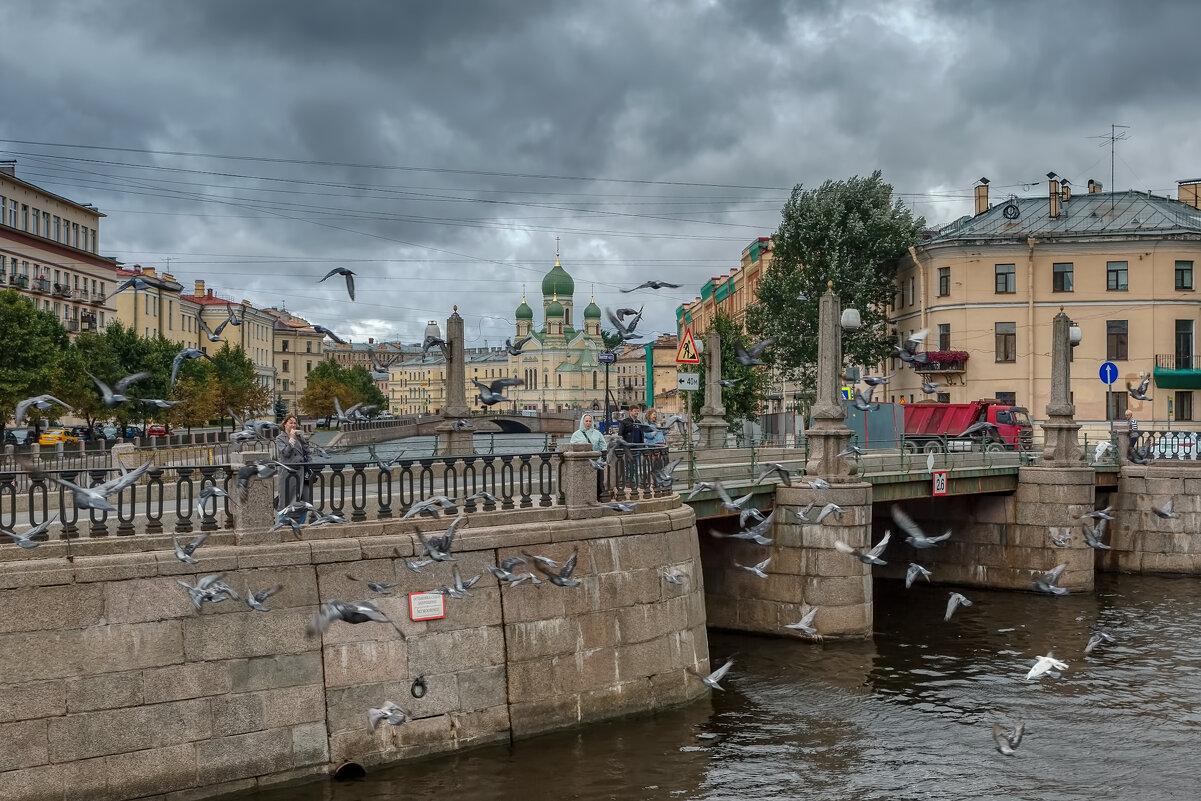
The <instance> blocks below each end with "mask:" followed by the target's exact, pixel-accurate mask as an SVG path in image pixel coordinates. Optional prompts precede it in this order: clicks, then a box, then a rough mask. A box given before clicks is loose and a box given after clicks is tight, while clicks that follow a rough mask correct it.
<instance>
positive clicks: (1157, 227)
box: [924, 191, 1201, 245]
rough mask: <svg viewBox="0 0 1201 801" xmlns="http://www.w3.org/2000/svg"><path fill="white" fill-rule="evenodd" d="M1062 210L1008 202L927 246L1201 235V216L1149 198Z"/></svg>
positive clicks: (1073, 204)
mask: <svg viewBox="0 0 1201 801" xmlns="http://www.w3.org/2000/svg"><path fill="white" fill-rule="evenodd" d="M1011 207H1016V209H1017V216H1016V217H1013V214H1014V213H1013V211H1009V212H1008V214H1009V215H1010V216H1009V217H1007V216H1006V209H1007V208H1011ZM1059 208H1060V212H1059V216H1058V217H1051V216H1050V198H1049V197H1045V196H1044V197H1021V198H1013V199H1010V200H1003V201H1001V202H999V203H997V204H996V205H994V206H993V207H992V208H990V209H989V210H988V211H986V212H984V213H983V214H978V215H976V216H975V217H961V218H960V219H958V220H956V221H955V222H953V223H950V224H948V225H945V226H943V227H942V228H940V229H939V230H938V231H937V232H936V233H935V234H934V236H932V237H931V238H930V239H928V240H926V242H925V243H924V244H927V245H934V244H944V243H952V242H961V241H970V240H1025V239H1026V238H1028V237H1040V238H1045V237H1064V238H1090V237H1146V236H1165V235H1166V236H1172V235H1201V210H1199V209H1195V208H1193V207H1192V206H1190V205H1189V204H1187V203H1181V202H1180V201H1178V200H1172V199H1170V198H1166V197H1162V196H1160V195H1152V194H1150V193H1148V192H1135V191H1126V192H1093V193H1089V194H1083V195H1072V197H1071V198H1069V199H1068V200H1066V201H1063V202H1062V203H1060V207H1059ZM1010 217H1013V218H1012V219H1010Z"/></svg>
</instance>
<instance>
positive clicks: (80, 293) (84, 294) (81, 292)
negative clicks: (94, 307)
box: [75, 289, 88, 303]
mask: <svg viewBox="0 0 1201 801" xmlns="http://www.w3.org/2000/svg"><path fill="white" fill-rule="evenodd" d="M75 297H77V298H78V299H79V300H81V301H83V302H84V303H87V301H88V291H87V290H86V289H77V290H75Z"/></svg>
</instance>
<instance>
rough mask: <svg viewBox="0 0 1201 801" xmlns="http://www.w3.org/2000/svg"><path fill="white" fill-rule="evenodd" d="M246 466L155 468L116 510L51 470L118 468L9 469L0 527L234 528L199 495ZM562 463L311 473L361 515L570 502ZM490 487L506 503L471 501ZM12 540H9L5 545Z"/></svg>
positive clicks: (497, 461) (98, 474)
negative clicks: (79, 501) (425, 507)
mask: <svg viewBox="0 0 1201 801" xmlns="http://www.w3.org/2000/svg"><path fill="white" fill-rule="evenodd" d="M649 464H650V463H649V462H648V465H647V468H646V469H649ZM236 469H237V468H236V467H234V466H230V465H224V464H216V465H201V466H188V465H175V466H168V467H163V466H154V467H151V468H150V469H149V470H148V471H147V473H146V475H145V476H143V477H142V478H141V479H139V480H138V482H137V483H135V484H133V485H132V486H130V487H127V488H126V489H125V490H123V491H122V492H120V493H119V494H117V495H115V496H113V497H112V498H111V499H110V502H111V503H112V505H113V506H114V507H115V508H116V511H115V512H104V511H96V510H88V509H83V510H80V509H78V508H76V506H75V504H74V499H73V496H72V493H71V490H69V489H67V488H66V487H63V486H62V485H60V484H58V483H57V482H55V481H53V480H51V478H50V476H56V477H58V478H61V479H63V480H66V481H70V482H71V483H73V484H78V485H80V486H96V485H98V484H101V483H103V482H105V481H107V480H109V479H112V478H114V477H116V476H117V475H119V471H117V470H114V469H111V468H108V467H103V468H97V469H85V470H81V469H60V470H47V471H46V472H44V473H39V474H33V475H31V474H28V473H16V472H7V471H6V472H0V527H3V528H6V529H10V530H11V529H14V527H15V526H17V524H18V522H20V523H24V524H27V525H28V526H34V525H36V524H38V523H40V522H42V521H44V520H46V519H47V518H48V517H49V516H51V515H57V519H58V522H57V523H56V524H53V525H52V526H51V530H52V531H53V532H54V533H55V535H56V536H57V537H59V538H61V539H75V538H77V537H80V536H83V535H86V536H88V537H105V536H110V535H116V536H132V535H135V534H137V533H139V532H140V533H144V534H161V533H165V532H167V531H168V529H169V530H170V532H171V533H176V534H187V533H190V532H192V531H195V530H197V529H198V530H200V531H217V530H220V529H231V528H233V526H234V506H233V504H232V503H231V501H230V499H229V498H220V499H218V502H217V503H216V504H214V503H213V501H211V500H210V501H209V502H208V503H206V504H205V506H204V508H203V509H202V510H200V511H199V512H198V511H197V509H196V499H197V498H198V497H199V494H200V491H201V490H202V489H203V488H204V487H206V486H211V485H215V486H217V487H219V488H221V489H223V490H224V491H225V492H226V493H229V494H233V493H236V492H237V479H236ZM562 469H563V460H562V457H561V455H559V454H556V453H546V452H543V453H526V454H501V455H483V456H458V457H455V456H445V457H430V458H420V459H411V460H404V461H401V462H398V463H397V464H396V465H395V466H393V467H392V468H390V469H388V470H380V469H379V468H378V465H377V464H376V463H374V462H330V463H327V464H321V465H312V466H311V467H310V468H309V471H308V472H309V480H310V481H311V489H312V498H313V505H314V506H316V507H317V508H318V509H319V510H320V511H321V512H323V513H330V512H332V513H334V514H337V515H340V516H342V517H344V518H345V519H346V520H347V521H349V522H361V521H366V520H384V519H389V518H393V517H399V516H402V515H404V513H405V512H407V511H409V509H411V508H412V506H413V504H415V503H418V502H419V501H423V500H427V499H429V498H432V497H434V496H437V495H446V496H447V497H450V498H453V499H457V500H459V501H461V502H462V505H461V508H462V509H463V511H465V512H467V513H471V512H475V511H493V510H496V509H501V510H507V509H527V508H531V507H535V506H538V507H547V506H552V505H555V504H559V503H562V501H563V498H562V491H561V487H562V480H561V474H562ZM269 480H272V481H274V479H269ZM298 480H299V479H298ZM480 492H488V493H489V494H491V495H492V496H494V497H495V498H496V500H495V501H492V500H482V499H481V500H466V498H468V497H470V496H472V495H475V494H476V493H480ZM2 547H6V545H5V544H4V543H3V542H0V548H2ZM14 547H15V546H14Z"/></svg>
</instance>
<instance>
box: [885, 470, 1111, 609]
mask: <svg viewBox="0 0 1201 801" xmlns="http://www.w3.org/2000/svg"><path fill="white" fill-rule="evenodd" d="M1094 483H1095V482H1094V478H1093V472H1092V470H1087V469H1086V470H1066V469H1059V468H1040V467H1023V468H1021V470H1020V471H1019V473H1018V488H1017V492H1016V493H1014V494H1013V495H1001V494H998V495H964V496H951V497H945V498H922V499H913V500H907V501H898V502H897V503H899V504H900V505H901V507H902V508H903V509H904V510H905V512H906V513H907V514H908V515H909V516H910V517H912V518H913V520H914V521H915V522H916V523H917V524H918V525H919V526H921V527H922V529H923V530H924V531H925V532H926V534H927V535H928V536H931V537H934V536H939V535H941V534H942V533H944V532H945V531H946V530H948V529H950V530H951V537H950V539H948V540H947V541H945V542H943V543H942V544H940V545H938V546H937V547H935V548H924V549H920V550H919V549H915V548H913V547H912V546H910V545H909V544H907V543H906V542H905V537H906V535H905V533H904V532H903V531H901V530H900V529H898V528H897V526H896V524H895V523H893V521H892V515H891V513H890V512H889V507H890V506H891V505H892V504H891V503H883V502H881V503H879V504H877V505H876V511H875V521H876V522H875V529H876V530H875V532H874V539H875V540H876V541H878V540H879V539H880V537H882V536H884V532H885V531H886V530H890V529H891V530H892V539H891V540H890V542H889V546H888V549H887V550H886V551H885V553H884V556H883V558H884V559H885V560H886V561H887V562H888V565H887V566H886V567H881V568H877V570H878V571H879V574H880V575H883V576H886V577H889V578H895V579H903V578H904V577H905V571H906V570H907V569H908V567H909V563H910V562H916V563H917V564H920V565H922V566H923V567H925V568H926V569H928V570H930V571H931V572H932V573H933V575H932V576H931V581H932V582H933V583H937V584H952V585H961V586H968V587H973V586H974V587H988V588H992V589H1015V590H1030V589H1032V585H1033V583H1034V579H1035V577H1036V575H1037V574H1039V573H1042V572H1044V571H1046V570H1050V569H1051V568H1053V567H1055V566H1056V565H1059V564H1067V565H1068V568H1067V570H1065V571H1064V574H1063V575H1062V577H1061V578H1060V580H1059V584H1060V586H1062V587H1065V588H1067V589H1069V590H1071V591H1073V592H1089V591H1091V590H1092V588H1093V572H1094V571H1093V562H1094V551H1093V549H1092V548H1090V547H1088V546H1087V545H1085V543H1084V536H1083V534H1082V529H1081V524H1082V522H1083V521H1082V520H1081V515H1083V514H1084V513H1085V512H1087V511H1090V510H1091V509H1093V508H1094V500H1093V488H1094ZM1052 535H1055V536H1061V535H1071V538H1072V539H1071V542H1070V547H1067V548H1059V547H1057V546H1055V545H1054V544H1053V543H1052V542H1051V536H1052Z"/></svg>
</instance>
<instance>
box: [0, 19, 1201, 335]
mask: <svg viewBox="0 0 1201 801" xmlns="http://www.w3.org/2000/svg"><path fill="white" fill-rule="evenodd" d="M1199 22H1201V6H1199V5H1197V4H1194V3H1189V2H1179V3H1150V4H1146V3H1143V4H1133V3H1131V4H1097V3H1085V2H1069V3H1056V4H1043V3H1030V2H1010V3H1005V4H996V3H973V2H958V1H957V2H945V3H944V2H907V3H906V2H887V3H884V2H881V3H872V2H849V3H847V2H826V3H811V2H785V1H783V0H781V1H779V2H772V1H770V0H743V1H742V2H733V1H731V2H703V1H702V0H696V1H695V2H685V1H684V0H680V2H673V3H654V4H647V3H642V2H634V1H633V0H628V1H627V2H602V3H589V4H579V3H565V2H550V1H549V0H547V1H546V2H520V3H513V2H443V3H398V2H391V1H390V0H358V1H357V2H346V3H340V2H339V3H335V2H288V3H276V2H250V3H247V2H244V1H240V2H234V0H206V1H205V2H179V3H163V2H149V1H146V2H133V1H132V0H126V1H125V2H122V1H120V0H117V1H116V2H106V3H104V4H95V3H90V2H87V3H85V2H78V3H55V4H30V3H24V4H15V5H13V7H12V8H10V9H7V10H6V29H7V30H8V31H9V32H10V33H11V35H10V36H8V37H6V47H5V48H3V49H0V73H2V74H4V75H5V76H7V79H6V83H5V89H4V100H5V103H4V108H5V114H4V115H3V116H0V136H2V137H4V138H8V139H22V140H32V141H36V142H66V143H73V144H91V145H102V146H109V147H125V148H133V149H135V150H138V149H140V150H151V151H187V152H194V153H214V154H226V155H236V156H250V157H258V158H280V159H287V160H290V162H289V163H271V162H266V161H261V160H229V159H211V158H196V157H183V156H172V155H163V154H152V153H136V152H130V153H121V152H113V151H84V150H63V149H54V148H46V147H37V146H33V145H17V144H10V145H0V147H7V148H9V149H10V150H11V151H15V152H17V153H18V155H16V156H15V157H16V158H18V159H19V164H18V174H20V175H23V176H26V177H28V178H29V179H30V180H32V181H33V182H34V183H38V184H41V185H43V186H45V187H46V188H48V189H50V190H51V191H55V192H60V193H62V194H64V195H66V196H68V197H71V198H73V199H77V200H81V201H91V202H95V203H97V204H98V205H100V207H101V208H102V210H104V211H106V212H107V213H108V214H109V217H108V218H107V219H106V220H105V222H104V225H103V240H104V243H105V245H106V251H107V252H110V253H113V254H114V255H117V256H118V257H119V258H121V259H122V260H124V261H127V262H142V263H147V264H155V265H160V266H161V265H162V264H164V263H165V260H166V259H168V258H170V259H171V260H172V262H171V264H172V270H173V271H174V272H175V273H176V275H177V276H178V277H180V278H181V280H183V281H184V282H185V283H190V281H191V280H192V279H194V278H205V279H206V280H207V281H208V282H209V285H210V286H212V287H214V288H216V289H217V290H218V291H219V292H222V293H223V294H228V295H232V296H234V297H247V298H249V299H251V300H253V301H254V302H258V303H263V304H276V303H279V302H280V300H281V299H283V298H287V299H288V307H289V308H290V309H292V310H294V311H296V312H298V313H301V314H304V315H306V316H308V317H309V318H310V319H313V320H314V321H318V322H324V323H326V324H330V325H331V326H333V327H335V328H342V329H344V328H350V329H351V330H352V331H354V332H355V335H356V336H357V335H359V334H362V335H366V334H367V333H375V334H376V335H381V334H384V333H386V332H388V331H392V332H395V333H397V334H400V335H403V336H404V337H406V338H409V339H412V338H415V337H417V336H418V335H419V334H420V331H421V328H422V327H423V326H424V324H425V321H426V320H427V319H434V318H438V319H443V318H445V316H446V315H447V313H448V312H449V309H450V306H451V305H452V304H454V303H458V304H459V305H460V307H461V309H462V310H463V311H464V312H465V313H466V315H467V319H468V332H469V335H470V334H471V332H472V331H474V332H475V334H474V335H476V336H479V337H480V338H483V337H485V336H486V337H488V338H489V339H490V341H493V342H498V341H500V340H501V339H503V337H504V336H505V335H507V334H509V333H510V332H511V323H510V322H505V321H504V319H496V318H505V319H511V315H512V313H513V308H514V307H515V306H516V304H517V302H518V300H519V296H520V291H521V286H522V284H525V285H526V286H527V297H528V299H529V301H530V303H531V305H532V306H534V307H535V309H540V297H539V295H540V281H541V276H542V275H543V274H544V273H545V272H546V270H547V269H548V268H549V267H550V265H551V264H552V263H553V259H554V248H555V236H560V237H561V238H562V242H561V246H562V249H563V263H564V265H565V266H566V267H567V269H568V270H569V271H570V272H571V273H572V275H573V276H574V277H575V279H576V297H575V301H576V307H577V317H578V315H579V313H580V310H582V308H583V306H584V305H585V304H586V303H587V301H588V295H589V293H590V291H591V285H592V283H593V282H596V283H597V288H596V292H597V299H598V302H599V303H601V305H613V304H615V303H616V302H618V301H619V300H621V299H622V296H620V295H618V294H617V293H616V289H615V287H616V286H620V285H631V286H632V285H634V284H637V283H640V282H641V281H642V280H643V279H644V278H646V277H652V276H653V277H658V278H665V279H668V280H672V279H675V280H678V281H680V282H682V283H684V284H685V288H683V289H680V290H676V291H674V293H669V292H663V293H660V294H659V295H657V296H652V297H650V298H649V303H648V307H647V309H648V311H647V316H646V319H647V320H651V321H653V324H652V325H651V326H650V329H652V330H653V329H658V330H671V329H672V328H673V324H672V314H673V310H674V308H675V307H676V306H677V305H678V304H679V303H680V302H681V301H683V300H687V299H690V298H691V297H692V296H693V294H694V293H695V292H696V291H697V290H698V289H699V286H700V285H701V284H702V283H703V282H704V281H705V280H707V279H708V278H709V277H710V276H712V275H718V274H724V273H726V272H727V271H728V269H729V268H730V267H732V266H735V265H737V263H738V258H739V254H740V252H741V250H742V248H743V247H744V246H745V245H746V244H747V243H748V242H749V241H751V240H752V239H753V238H754V237H755V236H758V235H765V234H768V233H770V232H771V231H772V230H773V229H774V227H775V225H776V224H777V222H778V214H779V208H780V206H781V205H782V204H783V200H784V198H785V197H786V195H787V192H786V191H785V190H783V189H781V190H774V191H773V190H762V189H760V190H745V189H738V188H733V187H730V186H709V187H706V186H682V185H675V184H663V183H649V184H639V183H622V182H610V181H601V180H557V179H550V178H534V177H529V176H533V175H537V176H577V177H580V178H585V179H587V178H592V179H597V178H626V179H634V180H639V181H651V182H664V181H670V182H683V183H695V184H716V185H723V184H726V185H739V186H756V187H790V186H792V185H793V184H795V183H804V184H805V185H807V186H814V185H817V184H820V183H821V182H822V181H823V180H825V179H827V178H843V177H846V176H849V175H853V174H866V173H869V172H871V171H872V170H874V169H877V168H880V169H882V170H883V171H884V174H885V177H886V178H887V179H888V180H890V181H891V182H892V183H893V185H894V186H895V187H896V188H897V190H898V191H899V192H903V193H906V194H905V195H904V196H905V198H906V199H907V200H908V201H909V202H911V203H912V204H913V205H914V207H915V209H916V210H917V212H918V213H920V214H923V215H924V216H926V217H927V218H928V219H929V220H930V221H931V222H934V223H937V222H945V221H947V220H950V219H953V218H954V217H956V216H958V215H960V214H963V213H965V212H966V211H968V210H969V209H970V200H969V197H970V186H971V185H972V183H973V182H974V181H975V179H976V178H979V177H980V176H981V175H987V176H989V177H990V178H991V179H992V180H993V182H994V187H995V191H997V192H1000V193H1009V192H1016V193H1026V192H1040V193H1041V192H1042V191H1044V188H1043V187H1039V186H1035V182H1037V181H1038V180H1040V179H1041V176H1043V175H1044V174H1045V173H1046V172H1047V171H1048V170H1052V169H1053V170H1055V171H1057V172H1059V173H1060V174H1061V175H1065V176H1068V177H1070V178H1071V179H1072V180H1073V181H1079V182H1080V183H1083V182H1084V180H1086V179H1087V178H1088V177H1096V178H1098V179H1103V180H1106V182H1107V183H1108V175H1107V167H1108V150H1105V149H1102V148H1098V147H1097V145H1098V140H1094V139H1089V138H1088V137H1090V136H1095V135H1098V134H1101V133H1104V132H1106V131H1108V127H1109V124H1110V123H1111V122H1117V123H1124V124H1128V125H1131V126H1132V128H1131V129H1130V131H1129V133H1130V136H1131V138H1130V140H1129V141H1128V142H1126V143H1123V144H1121V145H1120V146H1119V151H1118V153H1119V158H1118V181H1117V182H1118V185H1119V186H1120V187H1125V186H1136V187H1138V188H1147V187H1150V188H1153V189H1156V190H1159V191H1164V190H1168V189H1172V188H1173V179H1175V178H1178V177H1184V173H1189V174H1192V173H1196V172H1201V163H1198V162H1201V158H1198V157H1196V156H1194V155H1193V154H1195V153H1197V152H1201V148H1199V147H1198V145H1199V144H1201V143H1199V142H1197V134H1195V133H1193V130H1192V129H1193V128H1195V127H1196V126H1195V124H1194V121H1193V117H1194V116H1195V114H1194V113H1193V112H1192V110H1191V107H1190V106H1189V105H1188V99H1189V98H1190V97H1192V96H1193V94H1195V91H1194V87H1195V84H1196V80H1195V78H1194V77H1193V76H1194V75H1195V69H1194V68H1193V65H1192V63H1191V62H1192V56H1191V54H1192V51H1193V49H1194V48H1193V43H1192V39H1193V38H1194V36H1195V33H1194V32H1195V31H1196V30H1197V27H1198V23H1199ZM36 153H41V154H45V155H43V156H35V155H32V154H36ZM46 155H53V156H64V155H69V156H75V157H78V158H86V159H94V160H96V161H93V162H84V161H77V162H68V161H63V160H61V159H59V158H46ZM97 161H113V162H124V163H128V164H133V165H142V166H143V167H144V166H151V165H153V166H158V167H169V168H183V169H188V170H196V171H198V172H190V173H181V172H166V171H150V170H146V169H135V168H134V167H126V166H120V165H111V164H100V163H96V162H97ZM299 162H338V164H323V163H320V164H319V163H299ZM349 165H377V167H379V166H392V167H424V168H434V171H413V170H403V169H378V168H364V167H358V166H349ZM441 170H466V171H477V172H476V173H467V174H463V173H457V172H445V171H441ZM479 173H483V174H479ZM513 174H518V175H513ZM173 182H174V183H173ZM207 254H219V255H207ZM250 256H256V257H270V258H269V259H251V258H247V257H250ZM284 259H287V261H284ZM332 263H345V264H347V265H348V266H351V268H352V269H355V270H356V272H358V273H359V275H360V279H359V280H360V285H361V286H363V287H366V288H367V289H366V291H364V292H363V293H362V294H361V296H360V299H359V302H358V303H356V304H351V303H349V301H348V300H347V299H346V298H345V297H343V296H341V295H339V294H338V293H337V292H336V291H335V289H333V288H331V287H330V285H329V284H328V283H327V284H322V285H320V286H318V285H316V284H315V280H316V278H317V277H319V276H320V275H322V274H324V272H325V271H326V270H327V269H328V267H329V265H330V264H332ZM538 317H539V319H540V317H541V314H540V311H539V314H538Z"/></svg>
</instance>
